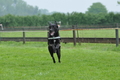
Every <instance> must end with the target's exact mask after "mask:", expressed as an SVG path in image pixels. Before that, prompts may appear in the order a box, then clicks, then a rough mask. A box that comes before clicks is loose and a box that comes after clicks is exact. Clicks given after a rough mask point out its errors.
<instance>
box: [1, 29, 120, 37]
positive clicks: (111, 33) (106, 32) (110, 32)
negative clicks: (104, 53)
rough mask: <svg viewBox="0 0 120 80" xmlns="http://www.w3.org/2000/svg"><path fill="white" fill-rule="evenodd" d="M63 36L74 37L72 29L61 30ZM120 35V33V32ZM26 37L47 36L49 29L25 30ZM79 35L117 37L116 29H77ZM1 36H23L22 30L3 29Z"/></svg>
mask: <svg viewBox="0 0 120 80" xmlns="http://www.w3.org/2000/svg"><path fill="white" fill-rule="evenodd" d="M59 32H60V36H61V37H73V31H72V30H60V31H59ZM119 35H120V33H119ZM25 36H26V37H47V31H42V30H38V31H25ZM76 36H77V37H78V36H79V37H82V38H83V37H92V38H115V29H95V30H79V31H78V32H77V31H76ZM0 37H23V32H22V31H9V32H7V31H1V32H0Z"/></svg>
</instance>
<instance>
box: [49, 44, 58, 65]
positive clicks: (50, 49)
mask: <svg viewBox="0 0 120 80" xmlns="http://www.w3.org/2000/svg"><path fill="white" fill-rule="evenodd" d="M48 50H49V52H50V55H51V57H52V59H53V63H56V61H55V58H54V55H53V54H54V50H53V47H52V46H48Z"/></svg>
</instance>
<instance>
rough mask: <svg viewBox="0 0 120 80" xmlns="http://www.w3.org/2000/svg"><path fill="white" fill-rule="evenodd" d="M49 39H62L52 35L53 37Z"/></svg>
mask: <svg viewBox="0 0 120 80" xmlns="http://www.w3.org/2000/svg"><path fill="white" fill-rule="evenodd" d="M48 39H60V37H59V36H58V37H51V38H48Z"/></svg>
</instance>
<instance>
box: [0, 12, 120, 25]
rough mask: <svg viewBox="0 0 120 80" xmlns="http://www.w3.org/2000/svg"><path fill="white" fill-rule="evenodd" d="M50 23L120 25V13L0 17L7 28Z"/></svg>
mask: <svg viewBox="0 0 120 80" xmlns="http://www.w3.org/2000/svg"><path fill="white" fill-rule="evenodd" d="M49 21H61V22H62V25H75V24H78V25H94V24H115V23H120V14H119V13H116V14H115V13H113V12H110V13H107V14H104V13H99V14H90V13H78V12H72V13H54V14H52V15H42V16H40V15H33V16H17V15H11V14H8V15H5V16H1V17H0V24H3V26H5V27H24V26H29V27H30V26H31V27H33V26H47V25H48V22H49Z"/></svg>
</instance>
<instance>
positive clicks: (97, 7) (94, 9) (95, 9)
mask: <svg viewBox="0 0 120 80" xmlns="http://www.w3.org/2000/svg"><path fill="white" fill-rule="evenodd" d="M86 13H94V14H98V13H107V9H106V7H105V6H104V5H103V4H102V3H100V2H97V3H93V4H92V6H90V8H88V11H87V12H86Z"/></svg>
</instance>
